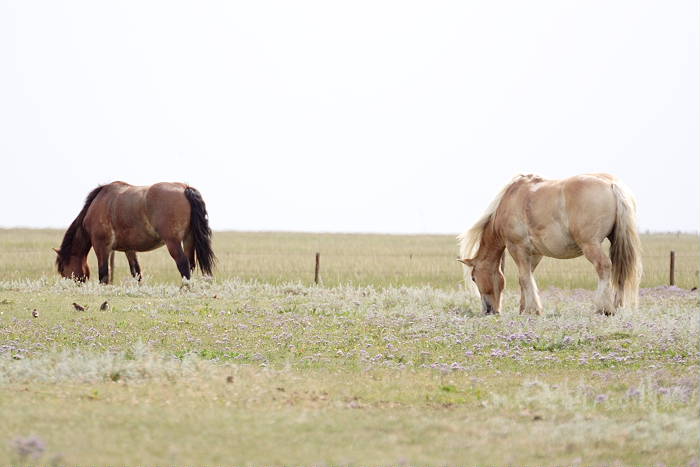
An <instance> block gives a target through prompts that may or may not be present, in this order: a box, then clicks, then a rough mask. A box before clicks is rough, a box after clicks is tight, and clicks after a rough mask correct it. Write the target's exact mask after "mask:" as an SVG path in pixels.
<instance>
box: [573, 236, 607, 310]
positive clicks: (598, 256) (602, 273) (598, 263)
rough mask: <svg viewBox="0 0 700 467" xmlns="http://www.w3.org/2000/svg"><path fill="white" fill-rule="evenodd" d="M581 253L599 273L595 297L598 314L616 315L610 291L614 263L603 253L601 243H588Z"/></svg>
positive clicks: (582, 247) (582, 246)
mask: <svg viewBox="0 0 700 467" xmlns="http://www.w3.org/2000/svg"><path fill="white" fill-rule="evenodd" d="M581 251H583V255H584V256H585V257H586V259H587V260H588V261H590V262H591V264H593V266H595V270H596V272H597V273H598V290H597V291H596V296H595V305H596V308H597V312H598V313H603V314H606V315H613V314H615V305H614V304H613V298H612V292H611V290H610V271H611V270H612V263H611V262H610V258H608V257H607V256H606V254H605V253H603V249H602V248H601V246H600V244H599V243H586V244H584V245H581Z"/></svg>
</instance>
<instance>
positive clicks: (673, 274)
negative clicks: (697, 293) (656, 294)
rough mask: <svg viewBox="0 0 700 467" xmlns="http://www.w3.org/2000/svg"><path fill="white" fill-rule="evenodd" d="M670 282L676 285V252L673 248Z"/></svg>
mask: <svg viewBox="0 0 700 467" xmlns="http://www.w3.org/2000/svg"><path fill="white" fill-rule="evenodd" d="M668 282H669V285H676V252H675V251H673V250H671V257H670V258H669V271H668Z"/></svg>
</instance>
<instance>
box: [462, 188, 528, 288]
mask: <svg viewBox="0 0 700 467" xmlns="http://www.w3.org/2000/svg"><path fill="white" fill-rule="evenodd" d="M532 178H539V177H537V176H536V175H523V174H520V175H517V176H516V177H515V178H513V179H512V180H511V181H510V182H508V183H507V184H506V185H505V186H504V187H503V188H501V191H499V192H498V194H497V195H496V197H495V198H494V199H493V201H491V203H490V204H489V206H488V207H487V208H486V211H485V212H484V214H483V215H482V216H481V217H480V218H479V220H478V221H476V223H475V224H474V225H473V226H471V228H470V229H469V230H467V231H466V232H464V233H462V234H460V235H458V236H457V241H458V242H459V257H460V258H461V259H468V258H474V257H475V256H476V254H477V253H478V252H479V247H480V246H481V237H482V236H483V234H484V229H485V228H486V225H487V224H488V223H489V221H490V220H491V217H492V216H493V215H494V213H495V212H496V210H497V209H498V206H499V205H500V204H501V200H502V199H503V195H505V193H506V191H507V190H508V188H510V186H511V185H512V184H513V183H515V182H518V181H520V180H522V179H527V180H530V179H532ZM471 274H472V268H470V267H469V266H467V265H466V264H465V265H464V283H465V286H466V288H467V289H469V290H471V291H472V292H473V293H475V294H477V295H478V294H479V291H478V289H477V288H476V284H474V282H473V281H472V280H471Z"/></svg>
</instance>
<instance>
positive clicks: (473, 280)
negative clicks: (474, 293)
mask: <svg viewBox="0 0 700 467" xmlns="http://www.w3.org/2000/svg"><path fill="white" fill-rule="evenodd" d="M472 282H476V279H474V274H472Z"/></svg>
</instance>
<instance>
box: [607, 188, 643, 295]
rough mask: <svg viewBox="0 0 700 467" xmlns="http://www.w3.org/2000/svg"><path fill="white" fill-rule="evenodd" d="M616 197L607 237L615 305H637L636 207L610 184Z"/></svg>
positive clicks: (638, 245)
mask: <svg viewBox="0 0 700 467" xmlns="http://www.w3.org/2000/svg"><path fill="white" fill-rule="evenodd" d="M612 190H613V193H614V194H615V199H616V200H617V214H616V218H615V229H614V230H613V235H612V236H611V238H610V261H611V262H612V282H613V288H614V289H615V305H616V306H625V304H628V305H632V307H634V308H636V307H637V301H638V296H639V282H640V280H641V278H642V244H641V241H640V240H639V234H638V233H637V206H636V203H635V201H634V197H633V196H632V194H631V193H630V192H629V190H627V189H626V188H625V187H624V186H622V185H620V184H619V183H617V182H614V183H613V185H612Z"/></svg>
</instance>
